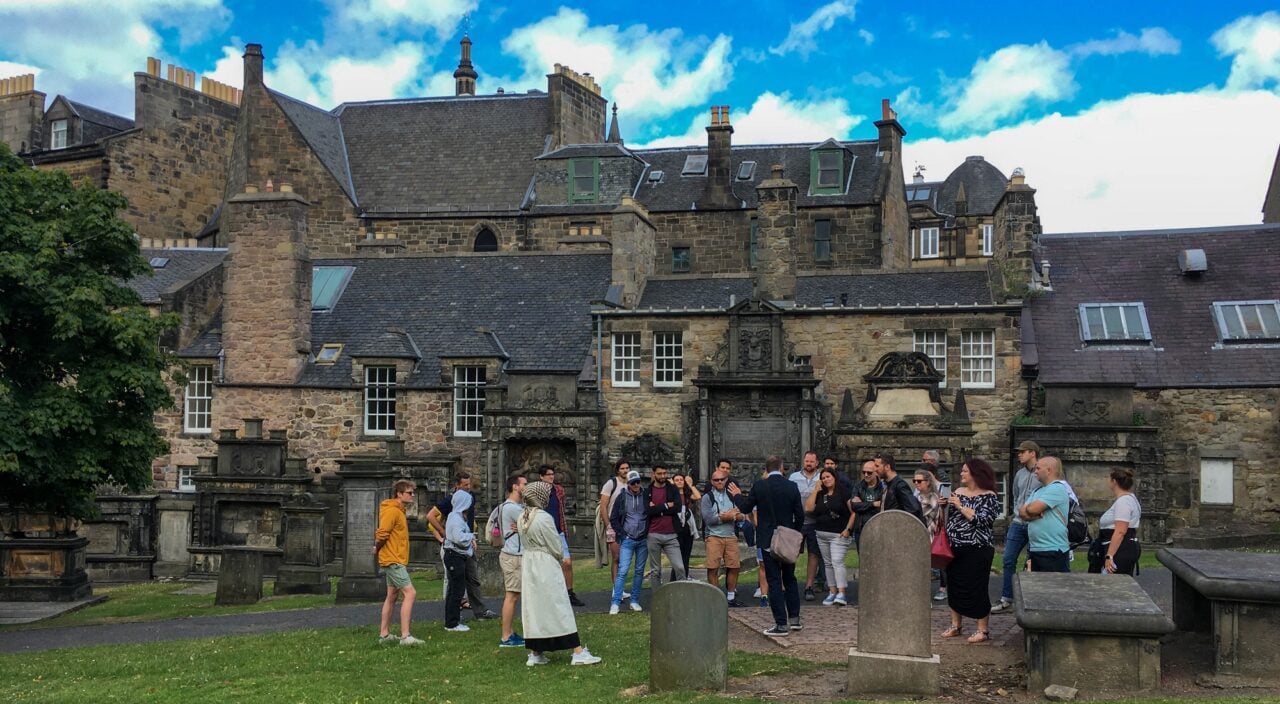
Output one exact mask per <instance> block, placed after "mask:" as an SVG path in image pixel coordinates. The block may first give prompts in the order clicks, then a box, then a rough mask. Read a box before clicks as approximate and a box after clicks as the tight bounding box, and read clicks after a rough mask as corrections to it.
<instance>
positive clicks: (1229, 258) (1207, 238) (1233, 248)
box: [1024, 225, 1280, 388]
mask: <svg viewBox="0 0 1280 704" xmlns="http://www.w3.org/2000/svg"><path fill="white" fill-rule="evenodd" d="M1278 244H1280V225H1248V226H1241V227H1228V228H1210V229H1198V230H1157V231H1148V232H1117V233H1107V232H1103V233H1083V234H1081V233H1077V234H1060V235H1042V236H1041V247H1042V253H1041V258H1043V259H1048V260H1049V264H1050V276H1051V279H1052V284H1053V291H1052V292H1050V293H1045V294H1044V295H1042V296H1040V297H1038V298H1036V299H1035V300H1034V301H1032V303H1031V304H1030V308H1031V312H1032V317H1033V320H1034V323H1035V325H1034V333H1033V334H1034V336H1035V340H1034V342H1035V343H1036V348H1037V351H1038V356H1039V364H1040V381H1041V382H1042V383H1046V384H1079V383H1103V384H1106V383H1116V384H1133V385H1136V386H1137V387H1139V388H1163V387H1215V386H1250V385H1262V386H1272V387H1276V386H1280V345H1276V344H1269V345H1268V344H1243V345H1242V344H1227V345H1223V344H1220V342H1219V335H1218V329H1217V321H1216V319H1215V316H1214V312H1213V303H1214V302H1215V301H1219V302H1221V301H1243V300H1260V299H1277V298H1280V283H1278V282H1280V246H1277V245H1278ZM1184 249H1203V250H1204V251H1205V255H1206V258H1207V260H1208V271H1206V272H1204V273H1203V274H1199V275H1197V276H1184V275H1183V274H1182V273H1181V272H1180V271H1179V269H1178V253H1179V252H1180V251H1182V250H1184ZM1106 302H1113V303H1128V302H1141V303H1143V305H1144V307H1145V309H1146V314H1147V322H1148V325H1149V327H1150V329H1151V338H1152V340H1151V345H1150V346H1138V347H1137V348H1136V349H1134V348H1132V347H1123V348H1115V347H1111V346H1107V345H1098V344H1094V345H1085V344H1083V342H1082V341H1081V336H1080V324H1079V313H1078V306H1079V305H1080V304H1081V303H1106ZM1025 334H1026V332H1025V330H1024V335H1025ZM1025 347H1026V341H1024V349H1025Z"/></svg>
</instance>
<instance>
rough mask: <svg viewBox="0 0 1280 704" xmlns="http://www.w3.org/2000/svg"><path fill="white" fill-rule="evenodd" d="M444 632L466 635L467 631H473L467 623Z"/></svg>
mask: <svg viewBox="0 0 1280 704" xmlns="http://www.w3.org/2000/svg"><path fill="white" fill-rule="evenodd" d="M444 630H446V631H452V632H454V633H466V632H467V631H469V630H471V626H468V625H467V624H465V623H459V624H458V625H456V626H454V627H453V628H447V627H446V628H445V629H444ZM400 642H401V643H403V642H404V641H400Z"/></svg>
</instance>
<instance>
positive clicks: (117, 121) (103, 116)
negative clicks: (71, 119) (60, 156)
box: [59, 96, 133, 144]
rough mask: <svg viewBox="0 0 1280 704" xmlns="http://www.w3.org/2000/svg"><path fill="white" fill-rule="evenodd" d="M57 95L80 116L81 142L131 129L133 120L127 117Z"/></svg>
mask: <svg viewBox="0 0 1280 704" xmlns="http://www.w3.org/2000/svg"><path fill="white" fill-rule="evenodd" d="M59 97H62V100H63V101H65V102H66V104H67V107H69V108H71V110H72V111H74V112H75V114H76V115H78V116H79V117H80V120H81V121H82V122H81V125H80V126H81V131H82V132H83V137H82V139H81V141H82V143H86V144H87V143H89V142H96V141H98V140H99V139H102V138H103V137H109V136H111V135H113V134H117V133H120V132H124V131H125V130H131V129H133V120H130V119H129V118H127V117H121V116H119V115H115V114H112V113H109V112H107V111H106V110H99V109H98V108H95V107H93V106H92V105H85V104H84V103H77V102H76V101H74V100H70V99H68V98H66V97H64V96H59Z"/></svg>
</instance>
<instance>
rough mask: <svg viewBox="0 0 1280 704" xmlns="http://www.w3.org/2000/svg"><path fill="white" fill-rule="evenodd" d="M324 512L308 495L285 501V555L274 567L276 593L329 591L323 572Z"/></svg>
mask: <svg viewBox="0 0 1280 704" xmlns="http://www.w3.org/2000/svg"><path fill="white" fill-rule="evenodd" d="M303 496H304V497H306V496H307V495H306V494H304V495H303ZM324 513H325V509H324V507H323V506H316V505H313V504H312V502H311V501H310V500H309V499H302V500H300V501H298V502H294V503H287V504H285V507H284V557H283V558H282V559H281V561H280V568H279V569H278V570H276V591H275V593H276V594H328V593H329V592H330V591H332V588H333V587H332V585H331V584H330V583H329V578H328V577H327V576H325V573H324Z"/></svg>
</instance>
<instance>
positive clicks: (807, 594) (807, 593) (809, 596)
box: [804, 587, 817, 601]
mask: <svg viewBox="0 0 1280 704" xmlns="http://www.w3.org/2000/svg"><path fill="white" fill-rule="evenodd" d="M816 598H817V595H816V594H814V593H813V587H805V588H804V600H805V601H813V600H814V599H816Z"/></svg>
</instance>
